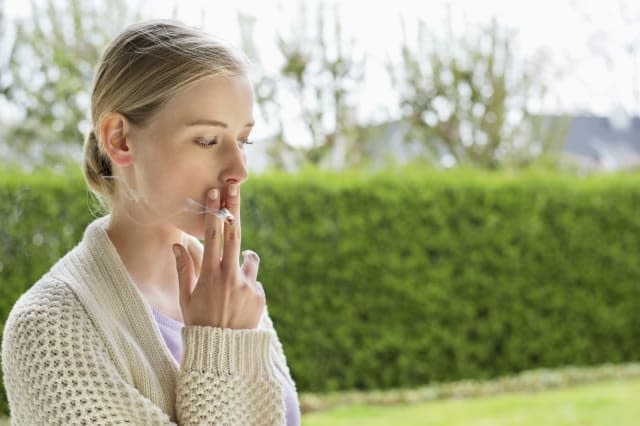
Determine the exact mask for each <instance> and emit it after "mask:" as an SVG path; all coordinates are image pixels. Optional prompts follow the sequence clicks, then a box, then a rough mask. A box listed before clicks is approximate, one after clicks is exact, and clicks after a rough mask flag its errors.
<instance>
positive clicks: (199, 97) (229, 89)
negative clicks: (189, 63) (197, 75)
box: [158, 76, 253, 126]
mask: <svg viewBox="0 0 640 426" xmlns="http://www.w3.org/2000/svg"><path fill="white" fill-rule="evenodd" d="M159 116H162V117H158V118H162V120H163V121H170V122H174V123H176V124H177V123H183V124H184V123H187V122H189V121H191V120H193V118H194V117H197V118H208V119H215V120H219V121H224V122H228V123H230V124H232V123H236V122H237V123H242V126H244V125H245V124H246V123H247V122H249V121H252V119H253V89H252V87H251V82H250V81H249V79H248V78H247V77H246V76H234V77H209V78H206V79H204V80H201V81H198V82H196V83H194V84H192V85H189V86H187V87H186V88H184V89H183V90H181V91H179V92H178V93H176V94H175V95H174V96H173V97H172V98H171V99H170V100H169V101H168V102H167V104H166V105H165V106H164V107H163V108H162V111H161V112H160V114H159ZM232 125H233V124H232Z"/></svg>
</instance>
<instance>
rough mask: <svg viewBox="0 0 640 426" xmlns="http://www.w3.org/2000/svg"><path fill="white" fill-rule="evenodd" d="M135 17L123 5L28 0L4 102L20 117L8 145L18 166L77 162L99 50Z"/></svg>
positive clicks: (119, 0)
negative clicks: (29, 12) (28, 11)
mask: <svg viewBox="0 0 640 426" xmlns="http://www.w3.org/2000/svg"><path fill="white" fill-rule="evenodd" d="M137 18H139V13H138V12H132V11H131V8H130V7H129V6H128V2H127V1H125V0H109V1H104V2H87V1H82V0H70V1H68V2H62V3H60V2H57V1H55V0H46V1H44V2H35V1H32V2H31V15H30V16H29V17H27V18H24V19H21V20H17V21H16V23H15V26H16V38H15V45H14V49H13V51H12V53H11V56H10V59H9V74H10V79H11V84H10V86H9V87H8V88H7V98H8V99H9V101H10V102H11V103H12V104H13V105H15V106H16V107H18V108H19V109H21V110H22V111H23V113H24V119H23V120H22V121H21V122H19V123H16V124H14V125H12V126H11V127H10V128H9V129H8V134H7V137H6V143H7V144H8V145H9V147H10V149H11V151H12V154H13V155H12V157H13V159H14V161H16V162H17V163H19V165H20V166H22V168H25V169H30V168H36V167H43V166H48V167H50V166H53V165H58V166H59V165H64V164H65V163H68V162H69V161H70V160H73V161H77V160H78V159H79V156H80V154H81V151H82V143H83V140H84V137H85V135H86V133H87V132H88V130H89V128H90V119H89V110H90V94H89V91H90V90H91V80H92V78H93V72H94V68H95V66H96V64H97V62H98V59H99V57H100V53H101V52H102V49H103V48H104V47H105V45H106V44H107V43H108V42H109V40H110V39H111V38H112V37H113V36H114V35H115V34H116V33H117V32H118V31H119V30H121V28H122V27H123V26H125V25H127V24H128V23H130V22H133V21H134V20H135V19H137Z"/></svg>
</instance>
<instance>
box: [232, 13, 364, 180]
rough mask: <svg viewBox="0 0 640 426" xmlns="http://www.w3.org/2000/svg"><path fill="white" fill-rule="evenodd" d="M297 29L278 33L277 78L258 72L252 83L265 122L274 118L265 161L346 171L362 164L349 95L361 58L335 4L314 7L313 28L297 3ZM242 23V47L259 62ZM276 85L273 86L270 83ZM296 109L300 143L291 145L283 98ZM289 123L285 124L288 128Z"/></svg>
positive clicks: (360, 73)
mask: <svg viewBox="0 0 640 426" xmlns="http://www.w3.org/2000/svg"><path fill="white" fill-rule="evenodd" d="M298 7H299V12H298V14H297V16H295V17H294V22H296V23H297V26H296V27H295V28H294V29H293V30H292V33H291V34H290V35H288V36H285V35H283V34H282V33H279V34H278V36H277V45H278V49H279V51H280V53H281V54H282V56H283V59H284V61H283V65H282V67H281V68H280V70H279V73H278V75H268V74H265V73H264V72H263V73H262V74H261V75H260V76H259V77H258V78H257V79H256V80H257V82H256V93H257V96H256V98H257V102H258V104H259V105H260V108H261V111H262V112H263V114H265V115H266V118H267V119H269V118H274V117H275V119H276V120H277V126H278V127H277V128H278V130H277V132H276V133H277V134H276V139H277V141H276V143H275V144H274V145H273V146H272V149H271V151H270V153H269V154H270V157H271V159H272V160H273V161H275V163H276V164H280V163H283V162H284V157H287V156H291V157H293V158H294V161H297V162H298V165H303V164H312V165H318V166H321V167H331V168H338V169H342V168H346V167H350V166H354V165H359V164H361V163H363V162H365V161H366V158H365V156H364V155H363V151H362V149H360V145H358V144H356V143H355V141H356V139H357V137H356V133H357V131H358V128H357V126H356V119H355V114H356V108H357V102H356V101H355V100H354V98H353V94H354V93H355V92H356V90H357V89H358V88H359V87H360V86H361V84H362V81H363V77H364V66H365V61H366V59H365V55H364V53H360V52H356V48H355V43H354V41H353V39H351V40H350V41H349V42H346V41H345V40H344V36H343V33H342V24H341V22H340V15H339V10H338V6H337V5H334V7H333V10H330V9H329V8H328V7H327V5H326V4H325V3H324V2H319V3H318V8H317V13H316V16H315V19H316V25H315V26H314V25H310V21H311V19H310V14H309V13H308V11H307V8H306V4H305V2H302V1H301V2H299V3H298ZM241 22H244V25H243V28H244V31H243V34H244V35H243V48H244V50H245V51H246V52H248V53H249V54H250V56H251V55H252V56H253V57H252V59H253V60H254V61H259V57H258V55H257V53H256V52H257V49H256V48H255V44H254V41H253V34H252V33H253V26H252V21H251V20H250V18H249V19H248V18H246V17H244V18H243V19H241ZM276 83H277V84H276ZM285 99H287V100H289V102H290V103H294V104H295V105H296V108H297V110H298V111H299V113H298V117H299V119H300V122H301V123H302V129H298V130H299V131H298V133H300V134H301V133H304V135H305V136H304V137H303V138H304V139H305V141H303V142H306V143H300V141H299V140H296V141H294V140H293V136H292V133H295V131H292V130H291V127H287V126H285V125H284V123H283V121H282V112H283V103H284V100H285ZM291 124H292V123H288V126H291Z"/></svg>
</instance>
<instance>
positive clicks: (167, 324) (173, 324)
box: [151, 307, 300, 426]
mask: <svg viewBox="0 0 640 426" xmlns="http://www.w3.org/2000/svg"><path fill="white" fill-rule="evenodd" d="M151 311H152V312H153V316H154V318H155V320H156V322H157V323H158V327H159V328H160V334H162V337H163V338H164V341H165V343H166V344H167V347H168V348H169V352H171V354H172V355H173V357H174V358H175V359H176V361H177V362H178V364H179V363H180V360H181V359H182V327H184V324H183V323H181V322H180V321H176V320H174V319H173V318H170V317H168V316H166V315H164V314H161V313H160V312H158V311H156V310H155V309H154V308H153V307H151ZM275 370H276V372H277V375H278V380H279V381H280V383H282V386H283V388H284V403H285V406H286V409H287V426H300V407H299V404H298V398H297V396H296V393H295V391H294V389H293V387H292V386H291V384H290V383H289V382H288V381H287V379H286V376H285V375H284V373H283V372H282V371H280V368H279V367H278V366H277V365H276V369H275Z"/></svg>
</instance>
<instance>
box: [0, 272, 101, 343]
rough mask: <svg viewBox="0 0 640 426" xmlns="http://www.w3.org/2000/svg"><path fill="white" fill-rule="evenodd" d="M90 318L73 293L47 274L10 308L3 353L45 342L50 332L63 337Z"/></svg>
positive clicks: (62, 283) (4, 332)
mask: <svg viewBox="0 0 640 426" xmlns="http://www.w3.org/2000/svg"><path fill="white" fill-rule="evenodd" d="M88 319H89V318H88V315H87V314H86V311H85V310H84V308H83V306H82V304H81V303H80V301H79V300H78V299H77V297H76V295H75V293H74V292H73V290H72V289H71V288H70V287H69V286H68V285H67V284H65V283H64V282H62V281H60V280H57V279H55V278H52V277H50V276H48V275H45V276H44V277H42V278H41V279H40V280H39V281H38V282H36V283H35V284H34V285H33V286H32V287H31V288H30V289H29V290H28V291H27V292H25V293H24V294H22V295H21V296H20V297H19V298H18V300H17V301H16V302H15V304H14V305H13V307H12V308H11V311H10V312H9V315H8V317H7V320H6V323H5V326H4V329H3V336H2V347H3V351H4V349H7V350H10V348H14V347H15V345H19V344H21V342H22V343H27V344H33V343H36V344H39V343H44V341H42V339H43V338H44V337H46V336H47V335H48V334H50V332H54V331H55V333H56V334H60V333H64V331H65V330H66V331H67V333H69V332H71V330H72V329H73V327H74V326H77V325H78V324H86V323H87V322H88ZM34 339H35V340H34ZM3 355H4V354H3Z"/></svg>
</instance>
